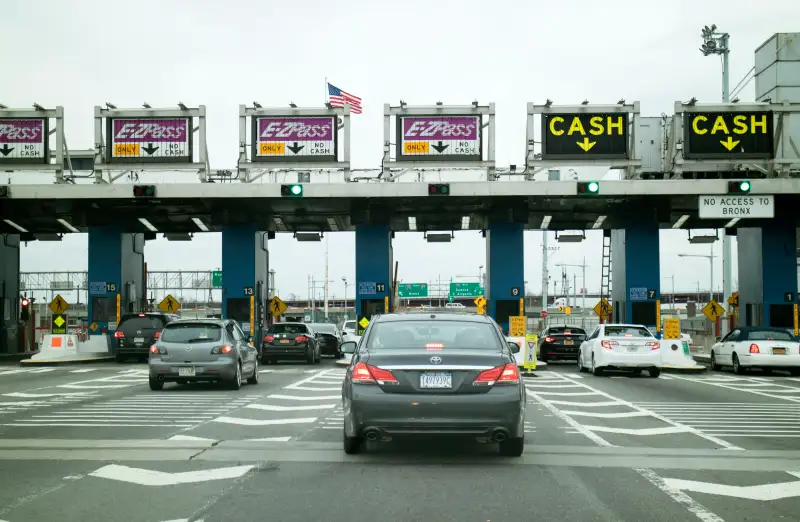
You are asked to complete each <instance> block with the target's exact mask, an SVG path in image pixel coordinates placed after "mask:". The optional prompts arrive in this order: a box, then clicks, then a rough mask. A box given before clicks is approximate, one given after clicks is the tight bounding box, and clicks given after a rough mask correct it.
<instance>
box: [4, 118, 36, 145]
mask: <svg viewBox="0 0 800 522" xmlns="http://www.w3.org/2000/svg"><path fill="white" fill-rule="evenodd" d="M0 143H44V120H36V119H32V120H6V119H0Z"/></svg>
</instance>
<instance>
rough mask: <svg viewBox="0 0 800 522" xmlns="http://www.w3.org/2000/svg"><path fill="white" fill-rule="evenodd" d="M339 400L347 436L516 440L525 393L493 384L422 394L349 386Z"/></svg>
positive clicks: (521, 433)
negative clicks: (499, 435)
mask: <svg viewBox="0 0 800 522" xmlns="http://www.w3.org/2000/svg"><path fill="white" fill-rule="evenodd" d="M352 390H353V392H352V398H350V399H349V400H348V399H345V400H344V412H345V421H344V423H345V432H346V433H347V435H348V436H350V437H355V436H362V435H364V434H365V433H367V432H370V431H376V432H377V433H378V434H380V435H381V436H393V435H457V436H472V437H491V436H492V435H493V433H495V432H496V431H497V430H501V431H503V432H504V433H505V435H506V437H510V438H519V437H522V436H523V434H524V432H525V429H524V421H525V395H524V391H521V390H520V389H519V387H517V386H498V387H495V388H494V389H492V390H491V391H489V392H488V393H485V394H475V395H450V396H448V395H432V394H431V395H422V394H399V393H398V394H394V393H385V392H383V391H382V390H381V389H380V388H379V387H378V386H371V385H353V386H352Z"/></svg>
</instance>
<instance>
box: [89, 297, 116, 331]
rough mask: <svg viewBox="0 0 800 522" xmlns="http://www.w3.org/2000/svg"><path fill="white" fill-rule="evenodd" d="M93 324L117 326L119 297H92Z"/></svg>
mask: <svg viewBox="0 0 800 522" xmlns="http://www.w3.org/2000/svg"><path fill="white" fill-rule="evenodd" d="M91 322H92V323H113V324H117V297H116V296H111V297H106V296H94V297H92V320H91Z"/></svg>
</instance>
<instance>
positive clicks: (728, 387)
mask: <svg viewBox="0 0 800 522" xmlns="http://www.w3.org/2000/svg"><path fill="white" fill-rule="evenodd" d="M673 377H675V378H676V379H680V380H683V381H690V382H697V383H701V384H704V385H706V386H716V387H718V388H723V389H726V390H734V391H739V392H741V393H752V394H753V395H761V396H762V397H770V398H772V399H781V400H785V401H790V402H795V403H797V402H800V397H786V396H784V395H780V394H779V393H767V392H763V391H760V390H749V389H743V388H739V387H738V385H737V383H735V382H732V383H731V384H723V383H721V382H714V381H713V380H711V379H689V378H687V377H682V376H679V375H673ZM789 388H793V387H791V386H790V387H789ZM783 392H785V390H781V393H783Z"/></svg>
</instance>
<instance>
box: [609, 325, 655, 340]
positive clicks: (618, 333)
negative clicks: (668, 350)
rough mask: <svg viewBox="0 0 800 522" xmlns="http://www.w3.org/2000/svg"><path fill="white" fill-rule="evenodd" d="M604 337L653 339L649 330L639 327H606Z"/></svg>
mask: <svg viewBox="0 0 800 522" xmlns="http://www.w3.org/2000/svg"><path fill="white" fill-rule="evenodd" d="M605 334H606V337H639V338H641V337H653V334H651V333H650V330H648V329H647V328H642V327H641V326H606V331H605Z"/></svg>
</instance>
